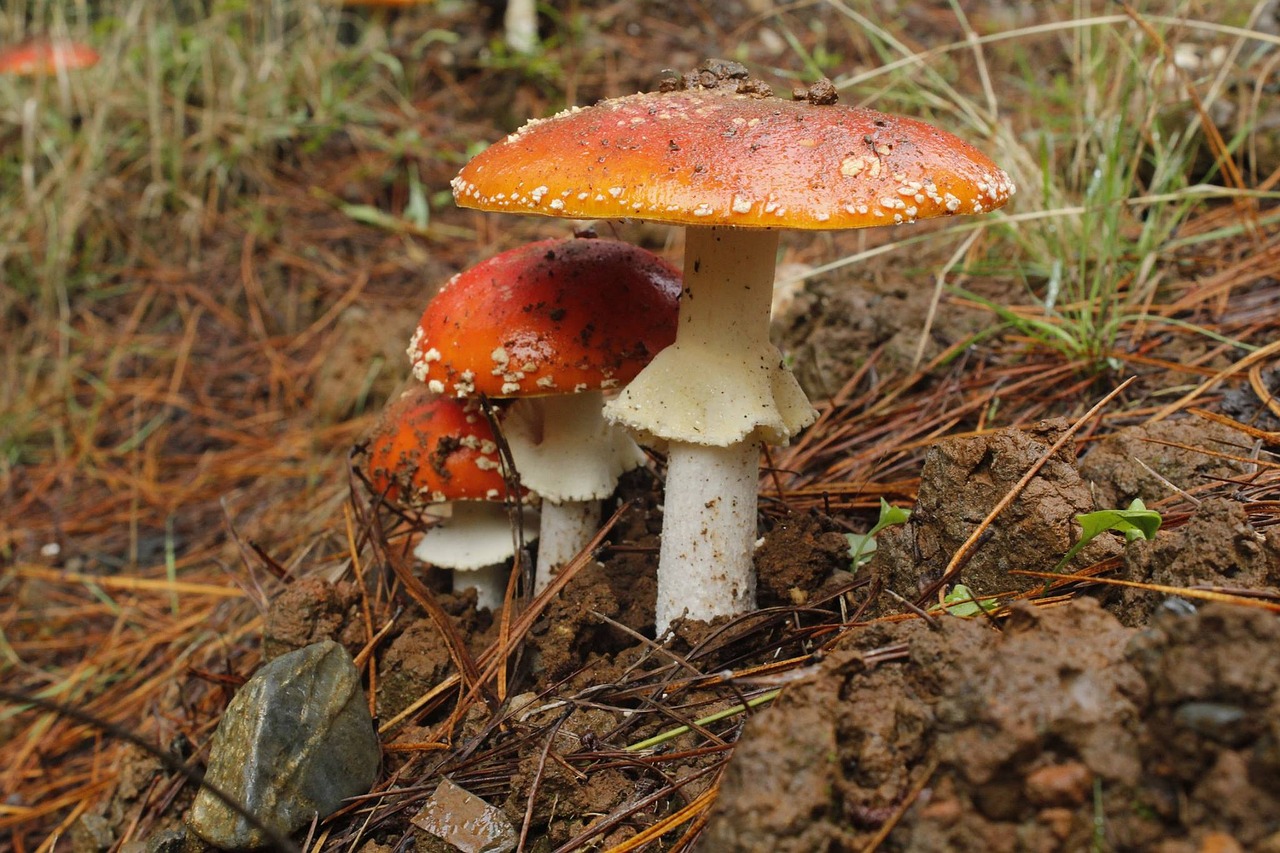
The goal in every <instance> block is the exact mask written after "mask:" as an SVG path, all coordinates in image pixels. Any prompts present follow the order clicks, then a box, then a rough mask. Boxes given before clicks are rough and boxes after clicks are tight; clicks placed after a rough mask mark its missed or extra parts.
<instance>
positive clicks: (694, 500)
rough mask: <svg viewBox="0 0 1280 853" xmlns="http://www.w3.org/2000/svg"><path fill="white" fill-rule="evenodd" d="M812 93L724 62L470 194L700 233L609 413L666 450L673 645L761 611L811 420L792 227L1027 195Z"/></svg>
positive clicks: (486, 205) (935, 138)
mask: <svg viewBox="0 0 1280 853" xmlns="http://www.w3.org/2000/svg"><path fill="white" fill-rule="evenodd" d="M798 94H799V95H800V97H801V98H802V99H801V100H794V101H785V100H782V99H779V98H774V97H772V95H771V92H770V91H769V88H768V86H766V85H764V84H762V83H760V82H759V81H757V80H753V79H751V78H750V77H749V76H748V74H747V72H746V69H745V68H744V67H742V66H740V65H738V64H736V63H728V62H708V63H705V64H704V66H703V67H702V68H700V69H699V70H698V71H697V72H694V73H691V74H688V75H685V76H683V77H681V78H678V79H676V80H674V81H671V83H670V84H669V85H666V86H664V87H663V91H659V92H648V93H642V94H637V95H629V96H625V97H620V98H613V99H610V100H606V101H602V102H600V103H598V104H596V105H595V106H591V107H586V108H579V107H573V108H571V109H569V110H566V111H564V112H562V113H560V114H558V115H555V116H552V117H550V118H546V119H536V120H533V121H531V122H529V123H528V124H526V125H525V126H524V127H522V128H521V129H519V130H517V131H516V132H514V133H512V134H511V135H509V136H507V137H506V138H505V139H503V140H502V141H500V142H498V143H496V144H494V145H492V146H490V147H489V148H487V149H486V150H485V151H483V152H481V153H480V154H479V155H477V156H476V157H475V158H473V159H472V160H471V161H470V162H468V163H467V164H466V165H465V166H464V167H463V169H462V170H461V172H460V173H459V175H458V176H457V178H455V179H454V182H453V191H454V197H455V199H456V200H457V202H458V204H459V205H461V206H463V207H470V208H476V209H478V210H485V211H494V212H507V213H525V214H540V215H544V216H563V217H571V218H574V219H616V218H625V219H633V220H648V221H654V222H665V223H669V224H672V225H679V226H684V227H685V257H684V289H683V292H682V294H681V298H680V309H679V310H680V317H679V329H678V332H677V337H676V342H675V344H674V345H672V346H671V347H669V348H667V349H666V350H664V351H663V352H661V353H660V354H659V355H658V356H657V357H655V358H654V359H653V361H652V362H651V363H650V364H649V365H648V367H646V368H645V369H644V370H643V371H642V372H641V373H640V374H639V375H638V376H637V377H636V379H635V380H634V381H633V382H631V383H630V384H629V385H627V387H626V388H625V389H623V391H622V392H621V393H620V394H619V395H618V397H617V398H616V399H614V400H612V401H611V402H609V403H608V405H607V406H606V409H605V416H606V418H608V419H609V420H611V421H613V422H615V423H618V424H622V425H625V426H626V427H628V428H630V429H632V430H634V431H635V432H637V433H639V434H641V435H647V436H655V437H658V438H661V439H665V440H666V441H667V442H668V447H669V451H668V470H667V485H666V498H665V513H664V519H663V530H662V546H661V554H660V558H659V567H658V604H657V607H658V613H657V628H658V632H659V634H662V633H663V632H664V631H665V630H666V628H667V627H668V626H669V625H670V623H671V622H672V620H674V619H676V618H678V617H680V616H682V615H686V616H690V617H694V618H698V619H711V618H714V617H716V616H718V615H722V614H734V613H741V612H744V611H746V610H749V609H751V608H753V607H754V602H755V577H754V572H753V571H752V552H753V543H754V541H755V539H756V502H757V497H756V489H757V478H758V466H759V451H760V445H761V443H763V442H769V443H785V442H787V441H788V440H789V439H790V438H791V437H792V436H794V435H795V434H796V433H797V432H798V431H799V430H800V429H802V428H803V427H805V426H806V425H808V424H809V423H811V422H812V420H813V418H814V412H813V409H812V407H811V406H810V405H809V403H808V401H807V399H806V398H805V395H804V393H803V391H801V389H800V387H799V385H798V383H797V382H796V380H795V379H794V378H793V377H792V376H791V374H790V373H789V371H788V370H787V369H786V367H785V365H784V364H783V359H782V356H781V354H780V353H779V352H778V350H777V349H776V348H775V347H774V346H773V345H772V344H771V343H770V341H769V307H770V297H771V295H772V291H773V276H774V266H775V261H776V255H777V252H778V234H779V232H780V231H781V230H783V229H806V230H831V229H845V228H866V227H872V226H878V225H892V224H906V223H911V222H915V221H917V220H920V219H926V218H930V217H938V216H951V215H956V214H970V213H984V212H986V211H990V210H994V209H995V208H998V207H1000V206H1001V205H1003V204H1004V203H1005V202H1006V201H1007V200H1008V199H1009V197H1010V196H1012V195H1013V193H1014V186H1013V184H1012V182H1011V181H1010V179H1009V177H1008V175H1006V174H1005V173H1004V172H1003V171H1001V170H1000V169H999V168H997V167H996V165H995V164H994V163H992V161H991V160H990V159H988V158H987V157H986V156H985V155H984V154H982V153H981V152H979V151H978V150H977V149H976V148H974V147H973V146H972V145H970V144H969V143H967V142H964V141H963V140H961V139H959V138H957V137H955V136H953V135H951V134H949V133H946V132H944V131H942V130H939V129H937V128H935V127H932V126H930V125H928V124H925V123H923V122H920V121H916V120H913V119H909V118H902V117H899V116H893V115H888V114H885V113H880V112H876V111H873V110H868V109H859V108H853V107H847V106H842V105H838V104H836V103H835V100H836V99H835V97H834V95H835V92H834V88H833V87H831V86H830V84H827V85H815V86H814V87H811V88H810V89H809V90H806V91H802V92H800V93H798Z"/></svg>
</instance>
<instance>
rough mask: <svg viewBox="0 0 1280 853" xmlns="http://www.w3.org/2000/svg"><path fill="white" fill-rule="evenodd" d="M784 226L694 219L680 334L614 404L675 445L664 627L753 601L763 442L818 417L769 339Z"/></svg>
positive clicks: (663, 558) (645, 430)
mask: <svg viewBox="0 0 1280 853" xmlns="http://www.w3.org/2000/svg"><path fill="white" fill-rule="evenodd" d="M777 251H778V234H777V232H775V231H761V230H747V229H734V228H697V227H690V228H688V229H686V232H685V255H684V292H683V293H682V294H681V296H680V325H679V329H678V331H677V333H676V342H675V343H674V344H673V345H671V346H670V347H667V348H666V349H664V350H663V351H662V352H660V353H658V355H657V356H656V357H655V358H654V359H653V361H651V362H650V363H649V366H648V367H646V368H645V369H644V370H643V371H641V372H640V375H639V376H637V377H636V378H635V379H634V380H632V381H631V383H630V384H628V385H627V387H626V388H625V389H623V391H622V393H621V394H620V395H619V396H618V398H617V399H616V400H613V401H611V402H609V403H608V404H606V406H605V417H606V418H608V419H609V420H611V421H614V422H616V423H621V424H623V425H624V426H627V427H629V428H630V429H633V430H635V431H637V432H638V433H640V434H641V435H642V436H643V435H649V436H657V437H659V438H664V439H666V440H667V441H668V442H669V449H668V454H667V459H668V470H667V484H666V497H665V510H664V513H663V519H662V549H661V555H660V557H659V562H658V603H657V607H658V610H657V632H658V635H659V636H661V635H662V634H663V633H664V632H665V631H666V630H667V628H668V627H669V626H670V624H671V622H672V620H674V619H676V618H679V617H680V616H682V615H684V616H688V617H690V618H693V619H702V620H709V619H713V618H715V617H717V616H722V615H732V614H736V613H743V612H745V611H748V610H751V609H753V608H754V607H755V572H754V571H753V568H752V559H751V558H752V550H753V544H754V542H755V539H756V535H755V519H756V489H757V482H758V478H759V465H760V459H759V445H760V442H762V441H767V442H769V443H771V444H785V443H786V442H787V441H789V440H790V438H791V436H793V435H795V434H796V433H797V432H799V431H800V430H801V429H803V428H804V427H806V426H808V425H809V424H810V423H812V422H813V420H814V418H815V417H816V413H815V412H814V410H813V407H812V406H810V405H809V401H808V399H807V398H806V397H805V394H804V391H802V390H801V389H800V385H799V383H798V382H796V380H795V377H794V376H792V375H791V373H790V371H788V370H787V369H786V366H785V365H784V364H783V360H782V353H780V352H779V351H778V348H777V347H775V346H774V345H773V344H772V343H771V342H770V341H769V308H770V302H771V298H772V295H773V271H774V265H775V262H776V255H777Z"/></svg>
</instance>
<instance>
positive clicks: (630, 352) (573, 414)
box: [409, 238, 680, 592]
mask: <svg viewBox="0 0 1280 853" xmlns="http://www.w3.org/2000/svg"><path fill="white" fill-rule="evenodd" d="M679 294H680V274H679V272H677V271H676V269H675V268H674V267H672V266H671V265H670V264H668V263H667V262H666V261H664V260H662V259H661V258H659V257H658V256H656V255H654V254H652V253H650V252H647V251H645V250H644V249H641V248H639V247H636V246H632V245H630V244H628V243H622V242H619V241H617V240H602V239H593V238H573V239H562V240H543V241H540V242H536V243H530V244H527V245H524V246H519V247H517V248H515V249H511V250H509V251H506V252H503V253H502V254H500V255H496V256H494V257H492V258H490V259H489V260H487V261H484V262H482V263H480V264H478V265H476V266H474V267H472V268H471V269H469V270H466V271H465V272H463V273H460V274H459V275H457V276H454V277H453V278H452V279H450V280H449V281H448V282H447V283H446V284H445V285H444V286H443V287H442V288H441V289H440V292H439V293H438V294H436V296H435V297H434V298H433V299H432V300H431V302H430V303H429V304H428V305H427V308H426V310H425V311H424V312H423V314H422V319H421V321H420V322H419V324H418V329H417V331H416V332H415V333H414V335H413V340H412V341H411V342H410V344H409V358H410V361H411V362H412V364H413V374H414V376H415V377H416V378H417V379H419V380H421V381H422V382H424V383H426V385H427V387H428V388H429V389H430V390H431V391H432V392H434V393H437V394H448V395H451V396H455V397H471V396H475V395H480V394H483V395H485V396H487V397H490V398H500V399H509V400H512V401H514V402H513V403H512V405H510V406H509V407H508V408H507V409H506V411H505V413H504V415H503V418H502V432H503V436H504V438H505V439H506V441H507V443H508V446H509V447H510V450H511V456H512V461H513V462H514V463H515V468H516V472H517V473H518V474H519V477H520V481H521V483H522V485H524V486H526V487H528V488H529V489H530V490H532V491H533V492H535V493H536V494H537V495H538V496H539V497H541V499H542V526H541V543H540V545H539V549H538V562H537V571H536V574H535V582H534V590H535V592H537V591H540V590H541V589H542V588H544V587H545V586H546V585H547V584H548V583H550V581H551V579H552V577H553V575H554V572H555V570H556V569H557V568H559V567H560V566H561V565H563V564H564V563H566V562H568V561H569V560H570V559H572V558H573V557H574V556H575V555H577V554H578V552H580V551H581V550H582V548H583V546H585V545H586V543H587V542H588V541H589V540H590V539H591V537H592V536H593V535H595V532H596V530H597V529H598V528H599V526H600V506H601V504H600V501H601V500H602V499H603V498H606V497H608V496H609V495H611V494H613V492H614V490H615V488H616V487H617V483H618V478H619V476H621V475H622V474H623V473H624V472H626V471H629V470H631V469H633V468H636V467H639V466H640V465H643V464H644V461H645V456H644V454H643V453H642V452H641V450H640V448H639V447H638V446H637V445H636V443H635V441H633V440H632V439H631V437H630V436H629V435H628V434H627V433H626V431H625V430H623V429H621V428H619V427H616V426H614V425H612V424H609V423H606V422H605V420H604V418H603V417H602V414H601V412H602V409H603V406H604V396H603V395H604V394H605V393H606V392H608V391H611V390H614V389H617V388H620V387H622V385H624V384H625V383H627V382H629V381H631V380H632V379H633V378H634V377H635V376H636V374H637V373H639V372H640V370H641V368H643V367H644V366H645V365H646V364H648V362H649V360H650V359H651V358H653V356H654V355H655V354H656V353H658V351H660V350H662V349H663V348H665V347H667V346H668V345H670V344H671V342H672V341H673V340H674V339H675V327H676V304H677V299H678V298H679Z"/></svg>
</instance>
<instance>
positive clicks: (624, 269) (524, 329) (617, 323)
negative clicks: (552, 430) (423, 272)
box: [409, 239, 680, 397]
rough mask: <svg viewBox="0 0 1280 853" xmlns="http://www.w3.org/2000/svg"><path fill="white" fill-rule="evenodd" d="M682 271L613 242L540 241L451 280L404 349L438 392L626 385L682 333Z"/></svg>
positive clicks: (523, 392)
mask: <svg viewBox="0 0 1280 853" xmlns="http://www.w3.org/2000/svg"><path fill="white" fill-rule="evenodd" d="M679 295H680V273H679V272H678V271H677V270H676V269H675V268H674V267H673V266H671V265H670V264H668V263H667V262H666V261H664V260H662V259H661V258H659V257H658V256H657V255H654V254H652V253H651V252H647V251H645V250H644V249H640V248H638V247H636V246H632V245H630V244H627V243H621V242H618V241H616V240H596V239H568V240H543V241H541V242H537V243H530V244H528V245H525V246H520V247H518V248H515V249H511V250H510V251H507V252H503V253H502V254H500V255H496V256H494V257H492V258H490V259H489V260H487V261H484V262H482V263H480V264H478V265H476V266H474V267H472V268H471V269H469V270H467V271H466V272H463V273H461V274H459V275H456V276H454V277H453V278H452V279H451V280H450V281H449V282H448V283H446V284H445V285H444V287H442V288H441V289H440V292H439V293H438V294H436V296H435V298H433V299H432V300H431V303H430V304H429V305H428V306H427V310H426V311H425V312H424V313H423V315H422V320H421V321H420V323H419V325H418V330H417V332H416V333H415V334H414V337H413V342H412V343H410V345H409V358H410V359H411V360H412V362H413V371H414V375H415V376H416V377H417V378H418V379H420V380H422V381H423V382H426V383H427V384H428V385H429V386H430V387H431V389H432V390H434V391H436V392H437V393H448V394H452V395H456V396H460V397H461V396H468V395H471V394H488V395H490V396H493V397H519V396H540V395H545V394H567V393H572V392H575V391H586V390H592V391H596V390H607V389H609V388H612V387H615V386H619V385H621V384H623V383H626V382H629V381H630V380H631V379H632V378H633V377H634V376H635V375H636V374H637V373H639V372H640V369H641V368H642V367H644V365H645V364H647V363H648V361H649V359H651V358H652V357H653V356H654V355H655V354H656V353H657V352H658V351H659V350H661V349H663V348H664V347H667V346H669V345H670V344H671V343H672V342H673V341H674V340H675V336H676V302H677V300H678V298H679Z"/></svg>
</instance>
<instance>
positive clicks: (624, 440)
mask: <svg viewBox="0 0 1280 853" xmlns="http://www.w3.org/2000/svg"><path fill="white" fill-rule="evenodd" d="M603 408H604V397H603V395H602V394H601V393H600V392H599V391H583V392H580V393H577V394H554V395H548V396H545V397H531V398H527V399H523V400H519V401H517V402H516V403H515V404H513V405H512V406H511V408H510V409H509V410H508V412H507V415H506V417H505V418H504V419H503V423H502V431H503V435H504V436H505V437H506V440H507V445H508V446H509V447H510V448H511V457H512V460H513V461H514V462H515V466H516V471H517V472H519V474H520V482H521V483H522V484H523V485H524V486H526V487H527V488H529V489H532V490H533V491H535V492H537V493H538V495H540V496H541V497H542V526H541V530H540V543H539V546H538V566H537V571H536V573H535V577H534V585H533V589H534V593H535V594H536V593H538V592H541V591H542V590H543V589H544V588H545V587H546V586H547V585H548V584H549V583H551V580H552V578H553V577H554V576H555V572H556V570H557V569H559V568H560V567H561V566H563V565H564V564H565V563H567V562H569V561H570V560H572V559H573V558H574V557H576V556H577V555H578V553H579V552H581V551H582V549H583V548H585V547H586V545H587V543H588V542H589V541H591V537H592V536H595V534H596V531H597V530H599V529H600V514H601V512H600V501H601V500H602V499H604V498H606V497H608V496H609V495H611V494H613V490H614V489H615V488H616V487H617V485H618V477H619V476H621V475H622V474H623V473H624V472H626V471H630V470H631V469H632V468H638V467H640V466H641V465H643V464H644V462H645V456H644V452H643V451H642V450H640V448H639V447H638V446H637V445H636V443H635V442H634V441H633V440H632V439H631V437H630V436H629V435H627V433H626V431H625V430H623V429H621V428H619V427H616V426H613V425H612V424H610V423H608V422H606V421H605V419H604V417H603V415H602V410H603Z"/></svg>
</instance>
